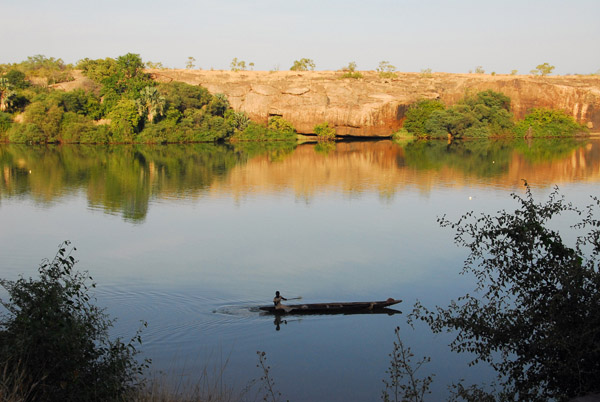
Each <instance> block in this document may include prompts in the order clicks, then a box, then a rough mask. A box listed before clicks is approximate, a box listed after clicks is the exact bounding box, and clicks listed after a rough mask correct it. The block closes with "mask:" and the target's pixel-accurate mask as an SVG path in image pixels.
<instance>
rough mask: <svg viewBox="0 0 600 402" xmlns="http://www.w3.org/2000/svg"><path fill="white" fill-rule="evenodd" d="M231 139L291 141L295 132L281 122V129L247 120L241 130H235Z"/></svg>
mask: <svg viewBox="0 0 600 402" xmlns="http://www.w3.org/2000/svg"><path fill="white" fill-rule="evenodd" d="M232 140H238V141H291V140H294V141H295V140H296V132H295V131H294V130H293V129H292V130H290V129H289V128H287V129H285V128H284V125H283V124H281V129H277V128H274V125H271V126H270V127H264V126H261V125H260V124H256V123H253V122H249V123H248V125H247V126H246V128H244V130H243V131H240V132H236V133H235V134H234V135H233V137H232Z"/></svg>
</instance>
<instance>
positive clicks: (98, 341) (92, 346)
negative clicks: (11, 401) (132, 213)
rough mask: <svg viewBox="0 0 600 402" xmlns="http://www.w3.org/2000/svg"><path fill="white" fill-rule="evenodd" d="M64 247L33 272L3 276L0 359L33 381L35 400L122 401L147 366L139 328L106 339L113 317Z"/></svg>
mask: <svg viewBox="0 0 600 402" xmlns="http://www.w3.org/2000/svg"><path fill="white" fill-rule="evenodd" d="M68 247H69V242H65V243H63V244H62V245H61V246H60V247H59V250H58V253H57V254H56V256H55V257H54V259H53V260H52V261H49V260H43V261H42V263H41V264H40V266H39V268H38V274H39V278H38V279H32V278H29V279H25V278H23V277H21V278H19V279H18V280H16V281H9V280H5V279H3V280H0V284H1V285H2V286H3V287H4V288H5V289H6V290H7V291H8V294H9V296H10V300H9V301H2V305H3V306H4V307H5V308H6V310H7V312H8V314H6V315H4V316H3V317H2V326H1V327H0V328H1V329H0V340H1V342H0V361H2V362H3V363H4V364H6V366H7V367H9V368H12V369H14V372H15V373H19V371H21V370H23V372H24V373H25V374H26V376H27V378H28V379H29V381H31V382H32V383H33V384H36V386H35V388H34V389H33V391H32V392H33V395H32V398H31V399H32V400H52V401H58V400H60V401H81V400H124V399H125V397H126V395H127V393H128V392H129V391H131V390H132V389H134V388H135V387H136V386H137V385H138V376H139V375H140V374H141V373H142V372H143V370H144V368H145V367H147V363H142V364H140V363H138V362H136V360H135V355H136V354H137V351H136V344H140V343H141V338H140V334H139V332H138V333H137V334H136V336H135V337H134V338H133V339H132V340H131V341H130V342H128V343H123V342H122V341H121V340H120V339H116V340H110V339H109V337H108V330H109V329H110V327H111V326H112V320H110V319H109V318H108V316H107V315H106V314H105V313H104V311H103V310H102V309H100V308H98V307H97V306H95V305H94V303H93V302H94V299H93V297H92V296H91V295H90V289H91V288H94V287H95V284H94V283H91V284H90V283H89V281H90V280H91V277H89V276H88V275H87V273H81V272H78V271H76V270H75V269H74V266H75V264H76V260H75V258H74V257H73V255H72V252H73V251H74V249H71V250H68V249H67V248H68ZM13 380H15V381H16V380H18V378H15V379H13ZM9 382H10V380H9Z"/></svg>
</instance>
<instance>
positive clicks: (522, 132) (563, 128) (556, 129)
mask: <svg viewBox="0 0 600 402" xmlns="http://www.w3.org/2000/svg"><path fill="white" fill-rule="evenodd" d="M586 131H587V130H586V128H585V127H584V126H582V125H580V124H578V123H577V122H576V121H575V119H574V118H573V116H570V115H568V114H566V113H565V112H563V111H562V110H550V109H543V108H540V109H533V110H532V111H531V112H530V113H529V114H527V116H525V118H524V119H523V120H521V121H520V122H519V123H517V126H516V127H515V132H516V134H517V135H518V136H520V137H534V138H535V137H568V136H573V135H575V134H578V133H585V132H586Z"/></svg>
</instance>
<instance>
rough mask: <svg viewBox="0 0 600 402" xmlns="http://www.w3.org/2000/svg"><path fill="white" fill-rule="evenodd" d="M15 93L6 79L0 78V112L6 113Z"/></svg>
mask: <svg viewBox="0 0 600 402" xmlns="http://www.w3.org/2000/svg"><path fill="white" fill-rule="evenodd" d="M15 94H16V92H15V91H13V89H12V85H10V83H9V82H8V79H6V78H0V112H6V110H8V108H9V107H10V106H11V105H12V103H13V97H14V96H15Z"/></svg>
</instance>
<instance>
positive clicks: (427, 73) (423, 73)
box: [421, 68, 433, 78]
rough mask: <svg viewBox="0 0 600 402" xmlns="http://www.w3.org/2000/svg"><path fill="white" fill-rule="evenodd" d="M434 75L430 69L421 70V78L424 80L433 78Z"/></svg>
mask: <svg viewBox="0 0 600 402" xmlns="http://www.w3.org/2000/svg"><path fill="white" fill-rule="evenodd" d="M432 74H433V73H432V71H431V69H430V68H422V69H421V77H423V78H431V77H432Z"/></svg>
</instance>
